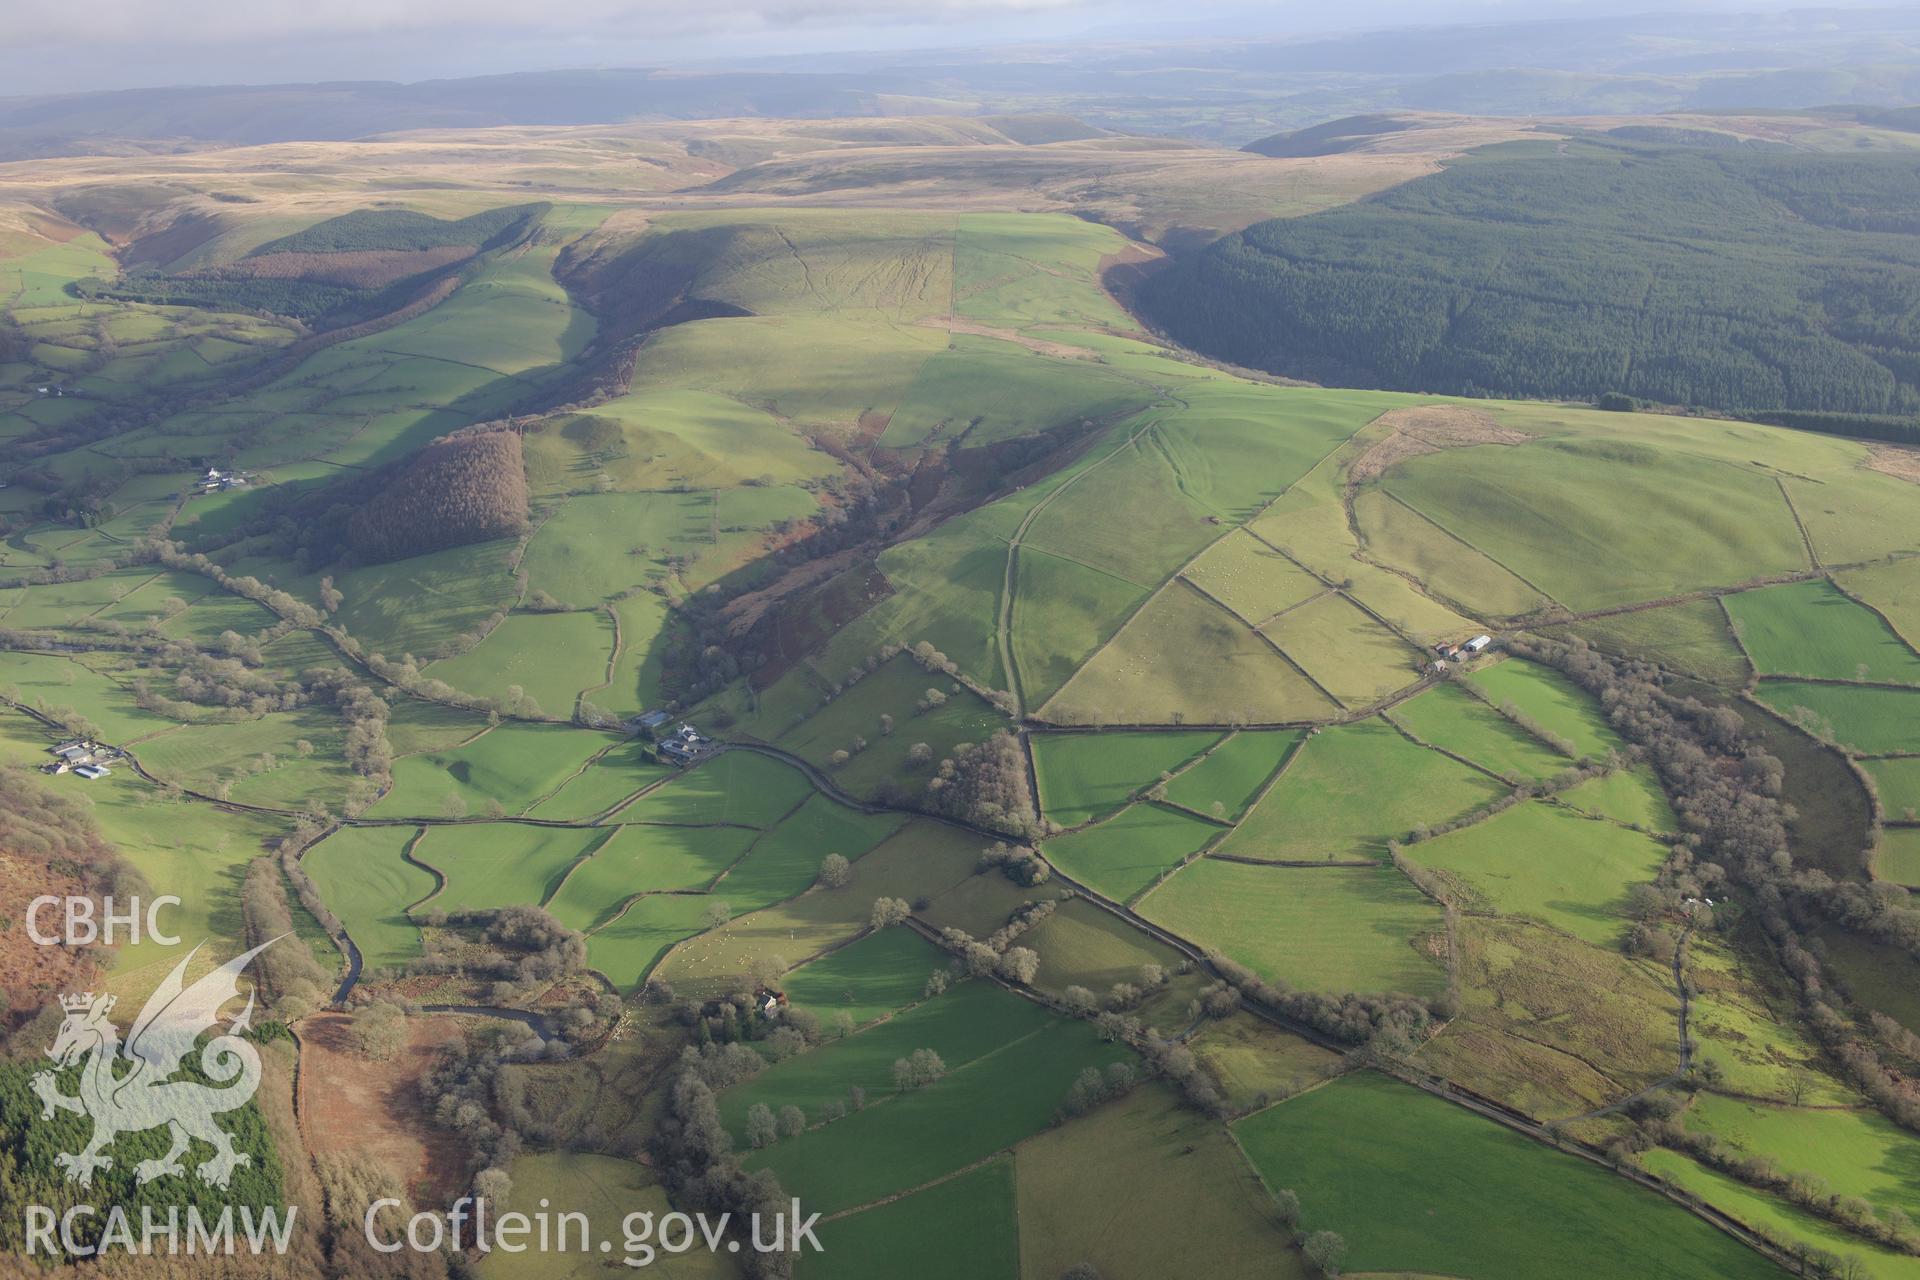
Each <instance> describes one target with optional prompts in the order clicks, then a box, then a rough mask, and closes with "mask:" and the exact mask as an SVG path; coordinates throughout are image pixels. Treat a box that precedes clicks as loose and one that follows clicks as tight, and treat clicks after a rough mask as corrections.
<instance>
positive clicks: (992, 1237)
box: [794, 1160, 1020, 1280]
mask: <svg viewBox="0 0 1920 1280" xmlns="http://www.w3.org/2000/svg"><path fill="white" fill-rule="evenodd" d="M818 1235H819V1238H820V1252H819V1253H817V1254H813V1253H809V1254H805V1255H803V1256H802V1258H801V1260H800V1262H799V1265H797V1266H796V1267H795V1268H794V1274H795V1275H797V1276H799V1277H801V1280H808V1277H812V1276H816V1275H817V1276H831V1277H833V1280H842V1277H849V1278H851V1280H862V1278H870V1280H893V1277H896V1276H903V1275H913V1276H916V1277H921V1278H922V1280H1018V1278H1019V1275H1020V1249H1019V1246H1018V1239H1019V1235H1020V1232H1019V1230H1018V1227H1017V1223H1016V1217H1015V1209H1014V1195H1013V1162H1012V1161H1010V1160H996V1161H994V1162H993V1163H992V1164H987V1165H983V1166H981V1167H980V1168H978V1169H972V1170H969V1171H968V1172H966V1173H963V1174H961V1175H960V1176H959V1177H957V1178H951V1179H949V1180H947V1181H945V1182H940V1183H936V1184H935V1185H933V1186H931V1187H928V1188H926V1189H925V1190H922V1191H917V1192H915V1193H914V1194H912V1195H910V1196H906V1197H904V1198H902V1199H899V1200H895V1201H892V1202H890V1203H887V1204H882V1205H876V1206H875V1207H874V1208H871V1209H866V1210H863V1211H861V1212H860V1213H856V1214H852V1215H850V1216H848V1217H845V1218H836V1219H834V1220H833V1221H832V1222H829V1223H826V1224H825V1225H823V1226H822V1227H821V1228H820V1230H819V1232H818Z"/></svg>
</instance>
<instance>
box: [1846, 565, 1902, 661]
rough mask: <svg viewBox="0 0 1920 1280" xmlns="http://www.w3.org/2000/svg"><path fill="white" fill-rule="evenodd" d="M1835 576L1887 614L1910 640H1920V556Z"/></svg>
mask: <svg viewBox="0 0 1920 1280" xmlns="http://www.w3.org/2000/svg"><path fill="white" fill-rule="evenodd" d="M1835 577H1836V579H1837V580H1838V581H1839V583H1840V585H1841V586H1843V587H1845V588H1846V589H1847V590H1848V591H1850V592H1852V593H1853V594H1854V595H1856V596H1859V597H1860V598H1861V599H1862V600H1865V601H1866V602H1867V603H1868V604H1870V605H1872V606H1873V607H1874V608H1876V609H1878V610H1879V611H1880V612H1881V613H1883V614H1885V615H1886V616H1887V619H1888V620H1889V621H1890V622H1892V623H1893V629H1894V630H1895V631H1897V632H1899V633H1900V635H1901V637H1902V638H1904V639H1905V640H1906V642H1907V643H1908V644H1913V643H1914V642H1915V641H1916V640H1920V559H1914V558H1907V559H1902V560H1894V561H1890V562H1888V563H1886V564H1876V565H1871V566H1869V567H1867V568H1865V569H1849V570H1847V571H1846V572H1844V573H1840V574H1836V575H1835Z"/></svg>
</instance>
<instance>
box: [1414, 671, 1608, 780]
mask: <svg viewBox="0 0 1920 1280" xmlns="http://www.w3.org/2000/svg"><path fill="white" fill-rule="evenodd" d="M1390 715H1391V718H1392V719H1393V720H1395V721H1397V722H1398V723H1400V724H1402V725H1404V726H1405V727H1406V728H1407V729H1408V730H1409V731H1411V732H1412V734H1413V736H1414V737H1416V738H1418V739H1420V740H1421V741H1422V742H1428V743H1431V744H1433V745H1434V746H1436V747H1444V748H1445V749H1446V750H1448V751H1452V752H1454V753H1456V754H1458V755H1462V756H1465V757H1466V758H1467V759H1469V760H1471V761H1473V762H1474V763H1475V764H1477V765H1479V766H1480V767H1481V768H1483V769H1490V770H1492V771H1493V772H1494V773H1497V774H1499V775H1501V776H1502V777H1506V778H1515V779H1527V778H1549V777H1552V776H1553V775H1554V774H1556V773H1558V772H1559V771H1560V770H1562V769H1564V768H1566V767H1567V766H1568V765H1569V764H1570V763H1572V762H1571V761H1569V760H1568V759H1567V758H1566V757H1565V756H1563V755H1561V754H1559V753H1558V752H1556V751H1555V750H1553V748H1551V747H1549V746H1548V745H1547V744H1546V743H1544V742H1542V741H1540V740H1539V739H1538V738H1536V737H1534V736H1533V735H1532V734H1530V733H1528V732H1526V731H1525V730H1524V729H1522V728H1520V727H1519V726H1518V725H1516V724H1514V723H1513V721H1511V720H1509V719H1507V718H1506V717H1505V716H1503V715H1501V714H1500V713H1499V712H1498V711H1495V710H1494V709H1493V708H1492V707H1489V706H1487V705H1486V704H1485V703H1483V702H1481V701H1480V700H1479V699H1478V698H1476V697H1474V696H1473V695H1472V694H1470V693H1466V692H1464V691H1462V690H1460V689H1456V688H1454V687H1453V686H1452V685H1450V684H1441V685H1436V686H1435V687H1433V688H1431V689H1429V690H1427V691H1426V692H1425V693H1423V694H1421V695H1420V696H1418V697H1416V698H1412V699H1410V700H1408V701H1406V702H1403V703H1401V704H1400V705H1399V706H1397V707H1395V708H1394V709H1393V711H1392V712H1391V713H1390Z"/></svg>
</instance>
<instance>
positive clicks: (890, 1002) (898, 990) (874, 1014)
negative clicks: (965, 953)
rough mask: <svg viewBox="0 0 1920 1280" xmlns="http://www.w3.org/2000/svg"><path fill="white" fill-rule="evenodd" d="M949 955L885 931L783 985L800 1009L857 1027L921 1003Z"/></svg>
mask: <svg viewBox="0 0 1920 1280" xmlns="http://www.w3.org/2000/svg"><path fill="white" fill-rule="evenodd" d="M947 959H948V957H947V955H946V953H945V952H943V951H941V950H940V949H939V948H937V947H935V946H934V945H933V944H932V943H930V942H928V941H926V939H924V938H922V937H921V936H920V935H919V934H917V933H914V932H913V931H912V930H910V929H882V930H881V931H880V932H878V933H874V934H869V935H868V936H867V937H864V938H862V939H860V941H858V942H856V943H853V944H852V945H851V946H846V947H842V948H840V949H839V950H838V951H833V952H829V953H828V954H826V955H824V956H821V957H820V958H819V959H818V960H815V961H812V962H811V963H808V964H804V965H801V966H800V967H799V968H798V969H795V970H793V971H792V972H791V973H789V974H787V975H786V976H785V977H784V978H782V979H781V980H780V985H781V989H782V990H784V991H785V992H786V993H787V999H788V1000H790V1001H791V1002H792V1003H793V1004H794V1006H795V1007H798V1008H806V1009H812V1010H813V1011H814V1012H815V1013H817V1014H819V1015H820V1017H821V1019H822V1020H823V1021H824V1020H825V1019H828V1018H832V1017H836V1016H838V1015H839V1014H842V1013H845V1014H847V1015H849V1016H850V1017H852V1019H853V1022H854V1025H855V1026H857V1027H858V1026H865V1025H866V1024H867V1023H869V1022H872V1021H873V1020H874V1019H875V1018H879V1017H883V1016H885V1015H887V1014H890V1013H892V1012H893V1011H894V1010H896V1009H901V1008H905V1007H906V1006H907V1005H909V1004H912V1003H913V1002H914V1001H916V1000H919V999H920V997H921V993H922V992H923V991H924V989H925V987H926V983H927V977H928V975H929V974H931V973H932V972H933V971H934V970H935V969H938V968H944V967H945V965H946V963H947Z"/></svg>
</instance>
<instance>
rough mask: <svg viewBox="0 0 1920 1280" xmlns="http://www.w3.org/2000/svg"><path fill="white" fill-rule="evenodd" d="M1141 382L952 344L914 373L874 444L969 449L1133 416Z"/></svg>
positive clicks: (1144, 398)
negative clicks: (948, 444)
mask: <svg viewBox="0 0 1920 1280" xmlns="http://www.w3.org/2000/svg"><path fill="white" fill-rule="evenodd" d="M1153 398H1154V393H1153V391H1152V389H1151V388H1149V387H1148V386H1147V385H1146V384H1145V383H1142V382H1136V381H1134V380H1133V379H1131V378H1127V377H1123V376H1121V375H1119V374H1116V373H1115V372H1113V371H1112V370H1110V369H1107V368H1105V367H1103V366H1101V365H1098V364H1094V363H1092V362H1090V361H1086V362H1083V361H1062V360H1057V359H1050V358H1048V357H1046V356H1041V355H1038V354H1036V353H1033V352H1028V351H1023V350H1021V349H1020V348H1019V347H1017V346H1015V345H1013V344H1012V343H1009V342H999V341H995V340H993V339H989V338H974V337H967V336H960V337H957V338H956V339H955V341H954V348H953V349H952V350H949V351H942V352H938V353H936V354H935V355H933V356H931V357H929V358H928V360H927V362H926V363H925V364H923V365H921V366H920V372H919V374H918V375H917V376H916V377H915V378H914V380H913V385H912V386H911V387H909V388H908V389H907V394H906V398H905V399H904V400H902V401H901V403H900V407H899V408H898V409H896V410H894V412H893V416H892V418H890V419H889V420H888V422H887V430H886V433H885V434H884V435H882V436H881V437H880V443H881V445H883V446H884V447H886V448H904V447H906V446H908V445H915V444H920V443H922V442H924V441H925V440H927V438H928V437H930V436H933V437H938V438H940V439H943V440H951V439H958V440H960V441H961V442H962V443H963V444H965V445H967V446H969V447H971V446H976V445H983V444H989V443H992V442H993V441H995V440H1002V439H1007V438H1009V437H1012V436H1021V435H1032V434H1034V433H1037V432H1041V431H1047V430H1050V429H1052V428H1054V427H1058V426H1062V425H1069V424H1074V423H1078V422H1081V421H1084V420H1087V419H1098V418H1105V417H1109V416H1111V415H1113V414H1116V413H1121V412H1125V411H1127V410H1129V409H1137V408H1140V407H1141V406H1143V405H1145V404H1146V403H1147V402H1148V401H1150V400H1152V399H1153Z"/></svg>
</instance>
